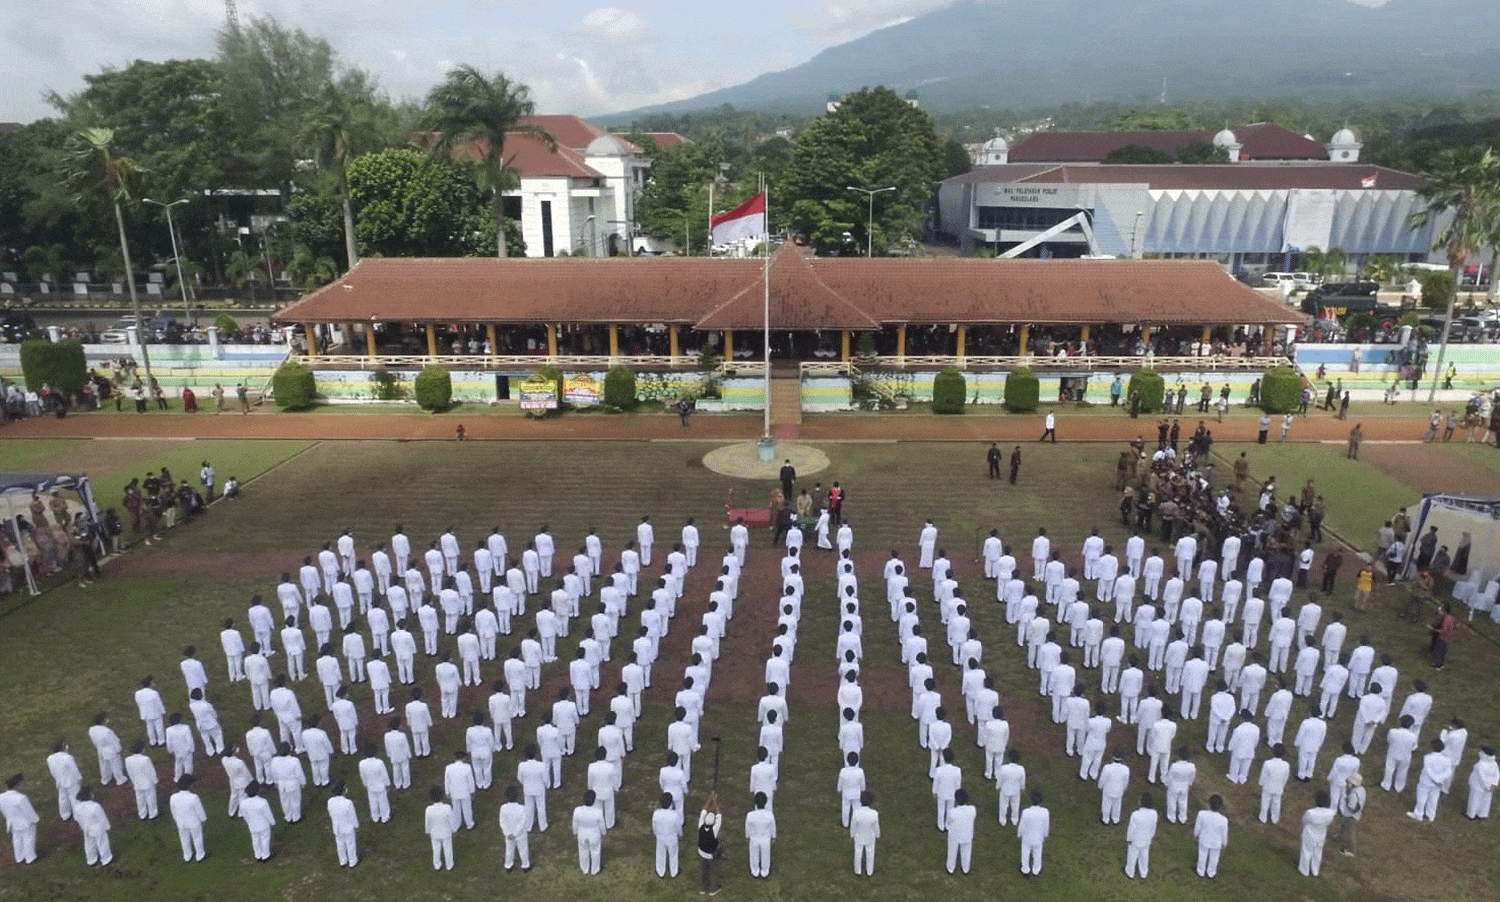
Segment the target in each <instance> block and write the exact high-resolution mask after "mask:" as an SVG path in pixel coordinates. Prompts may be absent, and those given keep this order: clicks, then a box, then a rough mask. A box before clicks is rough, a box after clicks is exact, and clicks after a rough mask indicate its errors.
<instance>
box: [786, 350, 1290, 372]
mask: <svg viewBox="0 0 1500 902" xmlns="http://www.w3.org/2000/svg"><path fill="white" fill-rule="evenodd" d="M1287 362H1288V361H1287V359H1286V358H1284V357H1228V356H1222V355H1218V356H1210V357H1139V356H1130V357H1100V356H1092V357H1039V356H1027V357H1014V356H1012V357H990V356H977V355H969V356H964V357H956V356H953V355H947V354H924V355H908V356H906V357H892V356H880V357H862V358H860V359H859V360H858V361H852V360H831V361H823V360H808V361H803V363H802V365H801V368H802V375H803V376H844V375H858V370H857V369H856V366H857V367H859V368H863V369H865V370H892V369H896V370H942V369H947V368H948V367H950V366H951V367H957V368H958V369H961V370H1013V369H1016V368H1017V367H1022V366H1026V367H1030V368H1031V369H1033V370H1036V371H1039V372H1069V373H1077V372H1115V371H1135V370H1141V369H1145V368H1147V367H1151V368H1153V369H1156V370H1167V371H1191V372H1220V371H1222V372H1255V371H1259V370H1265V369H1269V368H1270V367H1273V366H1276V365H1278V364H1282V363H1287Z"/></svg>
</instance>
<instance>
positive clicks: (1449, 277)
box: [1422, 269, 1453, 310]
mask: <svg viewBox="0 0 1500 902" xmlns="http://www.w3.org/2000/svg"><path fill="white" fill-rule="evenodd" d="M1452 299H1453V273H1451V272H1448V271H1447V270H1446V269H1444V270H1433V271H1432V272H1429V273H1427V274H1426V275H1424V276H1422V306H1423V307H1427V308H1429V309H1432V310H1445V309H1447V307H1448V302H1449V301H1450V300H1452Z"/></svg>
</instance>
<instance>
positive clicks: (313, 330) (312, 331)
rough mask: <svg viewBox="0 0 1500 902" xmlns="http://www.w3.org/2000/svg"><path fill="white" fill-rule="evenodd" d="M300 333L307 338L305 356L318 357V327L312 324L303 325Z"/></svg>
mask: <svg viewBox="0 0 1500 902" xmlns="http://www.w3.org/2000/svg"><path fill="white" fill-rule="evenodd" d="M302 333H303V334H304V335H305V336H307V356H309V357H316V356H318V327H317V326H316V325H314V324H312V323H303V324H302Z"/></svg>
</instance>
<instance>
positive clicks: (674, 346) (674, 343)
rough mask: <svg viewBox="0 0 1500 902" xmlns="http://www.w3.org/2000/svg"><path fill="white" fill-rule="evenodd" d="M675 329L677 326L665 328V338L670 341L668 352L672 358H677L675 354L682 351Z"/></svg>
mask: <svg viewBox="0 0 1500 902" xmlns="http://www.w3.org/2000/svg"><path fill="white" fill-rule="evenodd" d="M677 329H678V327H677V326H668V327H667V336H668V338H669V340H670V341H671V348H670V349H669V352H670V353H671V355H672V356H673V357H676V356H677V352H678V351H680V350H682V348H681V346H680V339H679V337H678V334H677Z"/></svg>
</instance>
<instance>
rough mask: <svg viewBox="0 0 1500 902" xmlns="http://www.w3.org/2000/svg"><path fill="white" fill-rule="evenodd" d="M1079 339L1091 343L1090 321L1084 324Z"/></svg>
mask: <svg viewBox="0 0 1500 902" xmlns="http://www.w3.org/2000/svg"><path fill="white" fill-rule="evenodd" d="M1078 340H1079V341H1081V342H1083V343H1084V344H1088V343H1089V324H1088V323H1084V324H1083V331H1082V332H1080V333H1079V334H1078Z"/></svg>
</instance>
